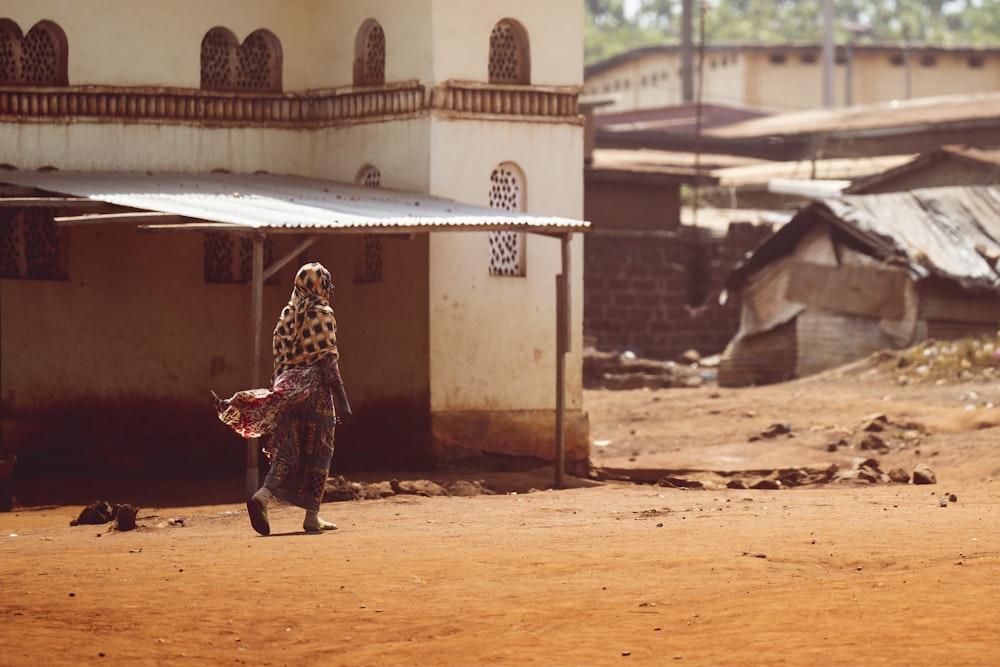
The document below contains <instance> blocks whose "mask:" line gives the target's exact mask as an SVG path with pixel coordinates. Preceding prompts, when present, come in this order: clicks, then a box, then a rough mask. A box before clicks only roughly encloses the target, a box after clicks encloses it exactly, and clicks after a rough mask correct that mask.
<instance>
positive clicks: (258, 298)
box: [246, 234, 267, 498]
mask: <svg viewBox="0 0 1000 667" xmlns="http://www.w3.org/2000/svg"><path fill="white" fill-rule="evenodd" d="M266 240H267V234H257V235H255V236H254V239H253V287H252V289H251V290H250V301H251V303H250V313H251V315H250V320H251V326H252V327H253V331H252V332H251V340H252V341H253V363H252V364H251V367H252V368H253V375H252V377H253V386H254V387H255V388H256V387H259V386H260V351H261V344H262V336H261V331H260V328H261V325H262V324H263V319H264V242H265V241H266ZM259 451H260V440H259V438H250V439H249V440H247V470H246V492H247V498H249V497H250V496H252V495H253V494H254V493H256V491H257V489H258V488H260V473H259V472H258V471H257V457H258V455H259V454H258V452H259Z"/></svg>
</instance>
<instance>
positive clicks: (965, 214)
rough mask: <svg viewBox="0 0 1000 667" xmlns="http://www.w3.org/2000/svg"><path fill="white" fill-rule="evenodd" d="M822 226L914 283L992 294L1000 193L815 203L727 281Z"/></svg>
mask: <svg viewBox="0 0 1000 667" xmlns="http://www.w3.org/2000/svg"><path fill="white" fill-rule="evenodd" d="M823 220H826V221H829V222H830V223H831V224H833V225H835V226H836V227H839V228H840V229H843V230H844V231H846V232H847V233H849V234H850V235H851V236H853V237H854V238H855V239H857V240H858V241H860V242H861V243H863V244H864V245H866V246H867V247H868V251H869V252H871V253H872V254H873V255H874V256H876V257H879V258H881V259H884V260H890V261H896V262H901V263H903V264H904V265H905V266H906V267H907V268H908V270H909V272H910V274H911V275H912V276H913V277H914V278H915V279H921V278H926V277H928V276H932V275H933V276H937V277H941V278H945V279H948V280H953V281H955V282H956V283H958V284H960V285H962V286H963V287H965V288H967V289H986V290H997V289H998V288H1000V186H988V185H984V186H953V187H942V188H923V189H918V190H913V191H910V192H890V193H885V194H874V195H845V196H843V197H831V198H825V199H821V200H819V201H816V202H814V203H812V204H810V205H809V206H808V207H806V208H805V209H803V210H802V211H800V212H799V213H798V214H797V215H796V216H795V217H794V218H793V219H792V221H791V222H789V223H788V224H787V225H785V226H784V227H782V228H781V229H779V230H778V231H777V232H775V233H774V234H773V235H772V236H770V237H768V239H767V240H766V241H764V242H763V243H762V244H761V245H760V246H758V248H757V249H756V250H755V251H754V252H753V253H752V254H751V255H750V257H749V258H747V260H745V261H744V262H743V263H741V264H740V265H739V266H738V267H737V268H736V269H735V270H734V271H733V272H732V273H731V274H730V276H729V278H728V279H727V281H726V283H727V286H729V287H738V286H739V285H741V284H742V282H743V281H744V280H745V279H746V277H747V276H748V275H749V274H750V273H752V272H754V271H756V270H757V269H758V268H760V267H761V266H763V265H765V264H767V263H769V262H771V261H772V260H774V259H777V258H778V257H782V256H784V255H786V254H788V253H790V252H791V251H792V250H793V249H794V247H795V245H796V244H797V243H798V241H799V240H800V239H801V238H803V236H804V235H805V233H806V232H807V231H808V230H809V229H811V228H812V227H813V225H815V224H816V223H817V222H819V221H823Z"/></svg>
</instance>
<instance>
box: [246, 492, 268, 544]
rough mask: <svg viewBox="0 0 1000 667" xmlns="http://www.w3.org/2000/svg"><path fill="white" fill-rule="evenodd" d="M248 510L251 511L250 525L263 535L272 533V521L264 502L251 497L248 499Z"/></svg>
mask: <svg viewBox="0 0 1000 667" xmlns="http://www.w3.org/2000/svg"><path fill="white" fill-rule="evenodd" d="M247 512H249V513H250V525H251V526H253V529H254V530H256V531H257V532H258V533H260V534H261V535H270V534H271V522H270V521H268V519H267V508H266V507H264V503H262V502H260V501H259V500H256V499H254V498H251V499H250V500H248V501H247Z"/></svg>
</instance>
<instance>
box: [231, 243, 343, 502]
mask: <svg viewBox="0 0 1000 667" xmlns="http://www.w3.org/2000/svg"><path fill="white" fill-rule="evenodd" d="M332 294H333V284H332V282H331V281H330V274H329V272H328V271H327V270H326V268H324V267H323V266H322V265H320V264H316V263H313V264H306V265H304V266H303V267H302V268H301V269H299V272H298V274H297V275H296V278H295V288H294V289H293V291H292V297H291V299H290V300H289V302H288V305H286V306H285V308H284V309H283V310H282V311H281V316H280V317H279V318H278V324H277V326H275V329H274V337H273V348H274V360H275V364H274V376H273V380H272V384H271V387H270V388H269V389H248V390H244V391H240V392H237V393H236V394H234V395H233V396H232V398H230V399H228V400H225V401H221V400H220V401H219V402H218V403H217V411H218V415H219V419H220V420H222V422H223V423H224V424H226V425H228V426H229V427H230V428H232V429H233V430H234V431H235V432H236V433H238V434H239V435H241V436H242V437H244V438H259V437H261V436H264V435H269V434H270V435H271V439H270V442H269V443H268V446H267V447H266V448H265V450H264V451H265V454H266V455H267V457H268V459H269V460H270V462H271V467H270V469H269V470H268V473H267V477H266V478H265V480H264V486H265V487H267V488H268V489H270V490H271V493H272V494H273V495H274V496H275V497H276V498H278V499H280V500H283V501H285V502H288V503H291V504H293V505H296V506H298V507H302V508H304V509H307V510H318V509H319V505H320V503H321V502H322V500H323V493H324V490H325V487H326V478H327V475H328V474H329V471H330V461H331V460H332V458H333V442H334V429H335V427H336V424H337V412H336V407H335V406H336V400H335V399H336V393H337V390H338V389H339V390H340V392H341V393H343V380H342V378H341V376H340V367H339V358H340V354H339V351H338V349H337V340H336V333H337V322H336V319H335V318H334V315H333V310H332V309H331V308H330V305H329V299H330V298H331V297H332ZM345 396H346V395H345ZM345 400H346V399H345Z"/></svg>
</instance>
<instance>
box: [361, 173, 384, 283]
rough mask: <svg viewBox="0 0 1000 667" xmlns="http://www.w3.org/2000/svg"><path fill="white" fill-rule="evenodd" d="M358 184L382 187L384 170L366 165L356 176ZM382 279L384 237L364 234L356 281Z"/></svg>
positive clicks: (373, 281) (367, 186)
mask: <svg viewBox="0 0 1000 667" xmlns="http://www.w3.org/2000/svg"><path fill="white" fill-rule="evenodd" d="M355 182H357V184H358V185H361V186H364V187H366V188H380V187H382V172H381V171H379V170H378V167H374V166H372V165H366V166H364V167H362V168H361V170H360V171H358V175H357V177H356V178H355ZM381 280H382V237H381V236H380V235H378V234H365V235H364V236H362V237H361V238H360V239H359V241H358V244H357V246H356V250H355V259H354V282H357V283H377V282H379V281H381Z"/></svg>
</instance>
